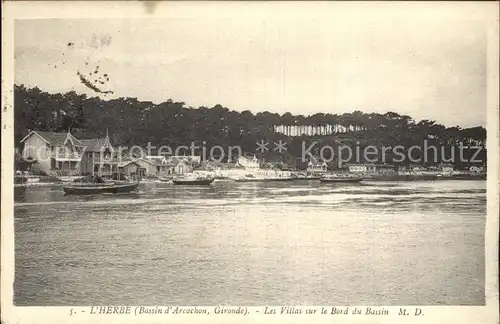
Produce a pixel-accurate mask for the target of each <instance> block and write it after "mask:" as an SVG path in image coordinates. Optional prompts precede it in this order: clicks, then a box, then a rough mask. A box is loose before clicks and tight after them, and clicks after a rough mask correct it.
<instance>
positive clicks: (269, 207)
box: [14, 181, 486, 306]
mask: <svg viewBox="0 0 500 324" xmlns="http://www.w3.org/2000/svg"><path fill="white" fill-rule="evenodd" d="M485 221H486V182H484V181H478V182H476V181H435V182H392V183H391V182H371V183H370V182H368V183H365V184H358V185H339V184H320V183H319V182H314V181H311V182H308V181H303V182H296V183H232V182H217V183H214V184H213V185H212V186H211V187H206V188H201V187H199V188H194V187H193V188H189V187H180V186H174V185H171V184H167V183H150V184H141V187H140V188H139V191H138V192H136V193H130V194H122V195H101V196H88V197H81V196H64V195H63V192H62V188H61V187H58V186H37V187H30V188H27V189H26V190H25V191H22V189H18V190H16V204H15V243H16V244H15V253H16V254H15V255H16V273H15V284H14V292H15V293H14V295H15V296H14V303H15V304H16V305H52V306H59V305H61V306H62V305H66V306H69V305H97V304H101V305H102V304H105V305H116V304H129V305H247V306H255V305H344V304H346V305H352V304H358V305H359V304H365V305H411V304H418V305H436V304H447V305H459V304H460V305H479V304H484V302H485V297H484V267H485V258H484V228H485Z"/></svg>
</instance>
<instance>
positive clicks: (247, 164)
mask: <svg viewBox="0 0 500 324" xmlns="http://www.w3.org/2000/svg"><path fill="white" fill-rule="evenodd" d="M237 164H238V165H240V166H241V167H243V168H244V169H246V170H252V169H259V168H260V162H259V160H258V159H257V158H256V157H255V155H254V157H253V158H251V159H250V158H248V157H245V156H240V157H239V158H238V162H237Z"/></svg>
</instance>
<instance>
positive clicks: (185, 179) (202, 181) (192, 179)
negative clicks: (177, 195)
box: [172, 176, 215, 186]
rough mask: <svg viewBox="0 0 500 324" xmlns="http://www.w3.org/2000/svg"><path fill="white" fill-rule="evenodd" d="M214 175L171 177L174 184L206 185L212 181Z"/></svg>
mask: <svg viewBox="0 0 500 324" xmlns="http://www.w3.org/2000/svg"><path fill="white" fill-rule="evenodd" d="M214 180H215V178H214V177H200V176H182V177H177V178H173V179H172V182H173V183H174V184H175V185H184V186H208V185H209V184H211V183H212V182H214Z"/></svg>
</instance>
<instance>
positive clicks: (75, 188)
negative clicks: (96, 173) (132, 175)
mask: <svg viewBox="0 0 500 324" xmlns="http://www.w3.org/2000/svg"><path fill="white" fill-rule="evenodd" d="M138 185H139V181H137V182H125V181H116V182H111V181H110V182H102V183H73V184H71V185H64V186H63V190H64V193H65V194H67V195H91V194H101V193H125V192H131V191H133V190H135V189H136V188H137V186H138Z"/></svg>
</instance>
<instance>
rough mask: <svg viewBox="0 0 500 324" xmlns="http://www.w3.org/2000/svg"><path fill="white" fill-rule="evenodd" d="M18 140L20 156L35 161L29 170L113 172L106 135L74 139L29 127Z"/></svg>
mask: <svg viewBox="0 0 500 324" xmlns="http://www.w3.org/2000/svg"><path fill="white" fill-rule="evenodd" d="M21 143H23V144H24V149H23V158H24V159H25V160H27V161H36V163H33V164H32V166H31V169H32V171H33V172H36V173H41V174H47V175H52V176H72V175H79V174H101V175H105V174H109V173H112V172H116V171H117V169H118V162H117V160H116V155H115V150H114V148H113V146H112V145H111V142H110V139H109V136H108V135H107V134H106V137H105V138H93V139H78V138H76V137H75V136H73V135H72V134H71V132H70V131H68V132H67V133H56V132H45V131H31V132H30V133H29V134H28V135H26V136H25V137H24V138H23V139H22V140H21Z"/></svg>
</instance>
